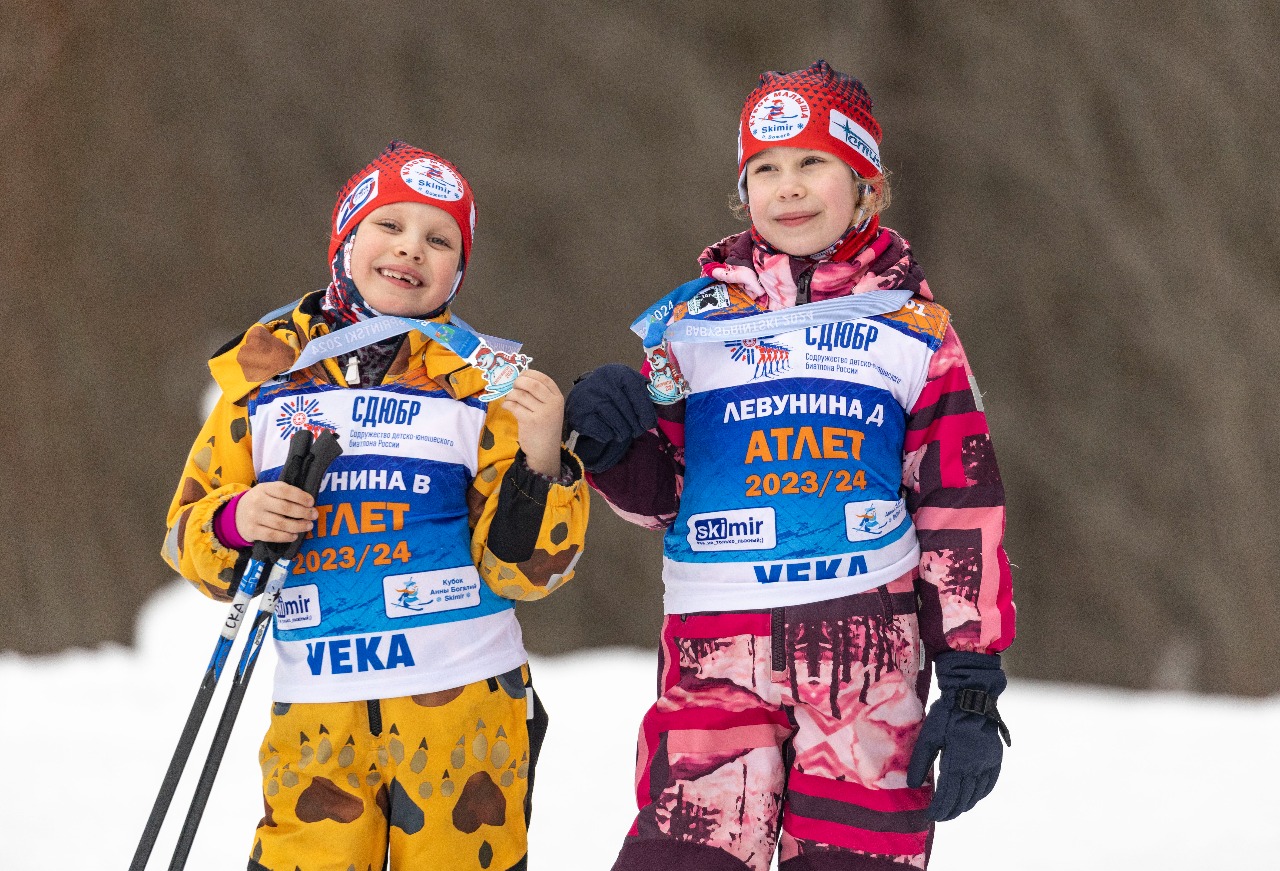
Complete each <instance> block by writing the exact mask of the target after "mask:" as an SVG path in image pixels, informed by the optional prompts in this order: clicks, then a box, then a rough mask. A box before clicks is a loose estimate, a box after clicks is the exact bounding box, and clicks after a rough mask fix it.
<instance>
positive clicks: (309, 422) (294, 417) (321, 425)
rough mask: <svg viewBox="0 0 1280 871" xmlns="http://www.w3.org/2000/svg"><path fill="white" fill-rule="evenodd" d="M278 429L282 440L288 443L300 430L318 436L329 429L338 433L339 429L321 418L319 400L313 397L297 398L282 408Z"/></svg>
mask: <svg viewBox="0 0 1280 871" xmlns="http://www.w3.org/2000/svg"><path fill="white" fill-rule="evenodd" d="M276 429H278V430H279V431H280V438H282V439H284V440H285V441H288V440H289V439H291V438H293V434H294V433H296V432H298V431H300V430H304V429H307V430H311V434H312V435H317V436H318V435H320V433H322V432H324V431H325V430H327V429H330V430H333V431H334V432H337V429H338V428H337V427H336V426H334V425H333V424H331V423H329V421H327V420H325V419H324V418H323V417H321V416H320V402H319V400H317V399H315V398H314V397H311V396H297V397H294V398H293V399H289V400H286V401H285V403H284V404H283V405H281V406H280V414H279V415H278V416H277V417H276Z"/></svg>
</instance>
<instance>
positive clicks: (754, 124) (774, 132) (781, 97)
mask: <svg viewBox="0 0 1280 871" xmlns="http://www.w3.org/2000/svg"><path fill="white" fill-rule="evenodd" d="M808 124H809V103H808V102H807V101H806V100H805V98H804V97H802V96H800V95H799V94H797V93H796V92H795V91H787V90H781V91H770V92H769V93H767V94H765V95H764V96H763V97H761V98H760V101H759V102H758V103H756V105H755V108H754V109H752V110H751V116H750V118H749V119H748V123H747V127H748V129H749V130H750V131H751V135H752V136H754V137H755V138H756V139H758V140H760V141H761V142H778V141H780V140H783V139H790V138H791V137H793V136H796V135H798V134H799V133H800V131H802V130H804V128H805V127H806V126H807V125H808Z"/></svg>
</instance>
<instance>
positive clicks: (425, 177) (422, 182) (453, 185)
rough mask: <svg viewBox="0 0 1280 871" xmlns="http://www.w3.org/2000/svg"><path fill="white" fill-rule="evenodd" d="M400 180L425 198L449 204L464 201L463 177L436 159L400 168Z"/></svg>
mask: <svg viewBox="0 0 1280 871" xmlns="http://www.w3.org/2000/svg"><path fill="white" fill-rule="evenodd" d="M400 178H401V179H403V180H404V183H405V184H407V185H408V186H409V187H411V188H413V189H414V190H415V191H417V192H418V193H420V194H422V195H423V196H424V197H431V198H432V199H433V200H446V201H448V202H455V201H457V200H460V199H462V177H461V176H459V175H458V174H457V173H456V172H454V171H453V170H452V169H450V168H449V167H447V166H445V165H444V164H443V163H442V162H440V161H438V160H436V159H435V158H431V157H419V158H418V159H417V160H411V161H409V162H408V163H406V164H405V165H404V166H402V167H401V168H400Z"/></svg>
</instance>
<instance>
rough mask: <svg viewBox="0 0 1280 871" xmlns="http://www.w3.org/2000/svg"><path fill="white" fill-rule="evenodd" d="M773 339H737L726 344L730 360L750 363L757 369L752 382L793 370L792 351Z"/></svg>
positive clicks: (752, 376)
mask: <svg viewBox="0 0 1280 871" xmlns="http://www.w3.org/2000/svg"><path fill="white" fill-rule="evenodd" d="M771 338H772V337H770V336H766V337H764V338H761V339H736V340H734V341H732V342H725V343H724V346H725V347H726V348H728V349H729V351H730V354H729V359H730V360H732V361H733V362H735V363H748V364H750V365H752V366H754V367H755V372H753V373H752V375H751V380H753V381H754V380H755V379H757V378H769V377H770V376H773V375H777V374H778V373H779V372H785V371H787V370H788V369H790V368H791V349H790V348H788V347H787V346H786V345H782V344H779V343H778V342H773V341H770V339H771Z"/></svg>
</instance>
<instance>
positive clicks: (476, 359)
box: [284, 315, 533, 402]
mask: <svg viewBox="0 0 1280 871" xmlns="http://www.w3.org/2000/svg"><path fill="white" fill-rule="evenodd" d="M410 330H417V331H418V332H420V333H422V334H423V335H425V336H426V337H427V338H429V339H433V340H435V341H436V342H439V343H440V344H441V345H443V346H444V347H446V348H448V349H449V350H450V351H452V352H453V353H455V354H457V355H458V356H459V357H461V358H462V359H463V360H465V361H466V362H467V363H470V364H471V365H472V366H474V367H475V368H476V369H479V370H480V372H481V374H482V375H484V380H485V383H486V384H487V385H488V387H487V389H486V390H485V392H484V393H483V394H481V395H480V396H479V397H478V398H479V400H480V401H481V402H492V401H493V400H495V399H498V398H499V397H502V396H505V395H506V394H507V393H509V392H510V390H511V387H512V385H513V384H514V383H515V376H516V375H519V374H520V373H521V372H523V371H524V370H525V369H527V368H528V367H529V364H530V363H531V362H533V358H532V357H530V356H529V355H528V354H521V353H520V347H521V345H520V343H519V342H513V341H511V340H509V339H499V338H498V337H496V336H487V335H484V334H483V333H477V332H476V331H475V330H473V329H471V327H470V326H468V325H467V324H466V323H464V322H463V321H462V320H460V319H458V318H456V317H455V318H453V320H452V322H451V323H447V324H442V323H436V322H435V321H427V320H423V319H421V318H408V317H401V316H399V315H378V316H377V317H372V318H369V319H367V320H363V321H360V322H359V323H355V324H351V325H350V326H346V327H343V328H342V329H339V330H334V331H333V332H331V333H329V334H327V335H324V336H317V337H316V338H314V339H312V340H311V341H309V342H307V346H306V347H305V348H303V349H302V353H301V354H300V355H299V356H298V360H297V362H295V363H294V364H293V366H292V367H291V368H289V369H288V370H286V371H285V372H284V374H285V375H289V374H291V373H293V372H297V371H298V370H300V369H306V368H307V367H308V366H313V365H315V364H316V363H318V362H320V361H321V360H326V359H328V358H330V357H339V356H342V355H343V354H349V353H351V352H353V351H356V350H359V349H360V348H363V347H366V346H367V345H372V344H374V343H375V342H381V341H382V340H384V339H389V338H391V337H392V336H398V335H400V334H401V333H407V332H409V331H410ZM499 361H501V363H505V364H507V365H506V366H500V365H498V363H499Z"/></svg>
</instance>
